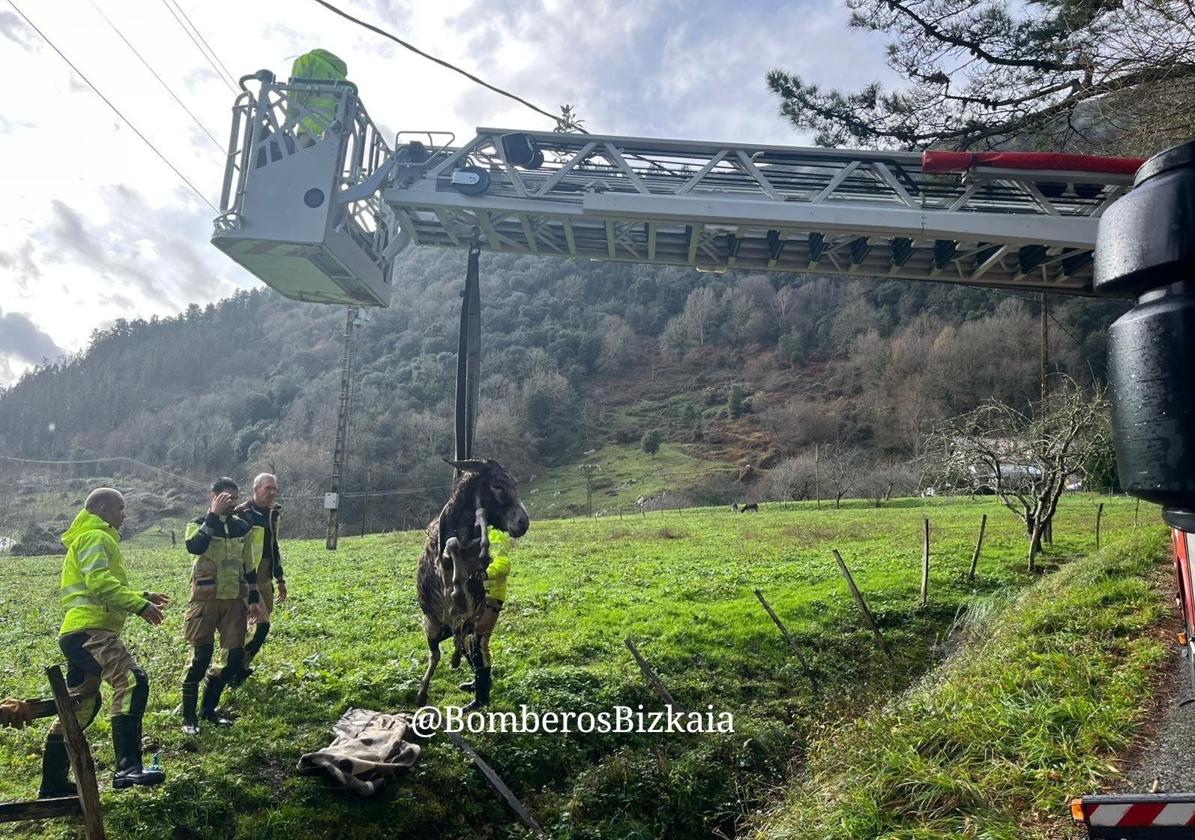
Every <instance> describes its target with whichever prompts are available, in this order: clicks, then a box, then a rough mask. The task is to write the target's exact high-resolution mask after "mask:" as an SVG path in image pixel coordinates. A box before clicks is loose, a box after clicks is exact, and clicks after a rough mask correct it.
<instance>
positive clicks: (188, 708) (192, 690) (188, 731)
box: [183, 683, 199, 735]
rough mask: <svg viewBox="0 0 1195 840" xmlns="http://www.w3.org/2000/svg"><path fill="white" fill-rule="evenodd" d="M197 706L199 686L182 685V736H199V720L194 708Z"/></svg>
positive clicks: (193, 684)
mask: <svg viewBox="0 0 1195 840" xmlns="http://www.w3.org/2000/svg"><path fill="white" fill-rule="evenodd" d="M198 705H199V686H198V685H196V684H195V683H183V734H184V735H198V734H199V718H198V716H197V715H196V714H195V708H196V706H198Z"/></svg>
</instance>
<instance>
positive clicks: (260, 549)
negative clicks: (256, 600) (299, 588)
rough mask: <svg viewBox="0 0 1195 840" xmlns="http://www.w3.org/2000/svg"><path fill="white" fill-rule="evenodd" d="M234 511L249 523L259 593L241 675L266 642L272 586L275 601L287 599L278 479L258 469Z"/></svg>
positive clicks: (246, 674) (272, 606) (246, 671)
mask: <svg viewBox="0 0 1195 840" xmlns="http://www.w3.org/2000/svg"><path fill="white" fill-rule="evenodd" d="M236 512H237V514H238V515H239V516H240V517H241V518H242V519H244V520H245V521H246V522H248V523H249V527H250V528H251V529H252V530H251V531H250V532H249V534H250V540H251V541H252V544H253V557H254V559H255V561H256V562H257V591H258V592H259V593H261V614H260V616H259V617H258V619H257V621H256V622H253V623H251V624H250V627H249V629H250V630H252V633H253V635H252V637H251V638H250V639H249V641H248V642H247V643H246V644H245V667H244V668H243V669H242V670H241V679H242V680H243V679H244V678H246V677H248V676H249V675H250V674H252V673H253V670H252V669H251V668H249V667H248V666H249V664H250V663H252V662H253V658H254V657H255V656H257V654H258V652H259V651H260V650H261V646H262V645H263V644H265V641H266V636H268V635H269V634H270V615H271V614H272V613H273V612H274V603H275V601H274V588H275V587H277V589H278V600H277V603H279V604H284V603H286V580H285V578H283V576H282V575H283V572H282V552H281V551H279V550H278V521H279V518H280V516H281V508H279V506H278V479H277V477H276V476H273V475H271V474H270V473H261V474H260V475H259V476H257V478H255V479H253V499H252V500H251V501H248V502H245V503H244V504H243V505H241V506H240V507H238V508H237V509H236Z"/></svg>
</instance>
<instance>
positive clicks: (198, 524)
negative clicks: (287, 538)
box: [182, 478, 260, 735]
mask: <svg viewBox="0 0 1195 840" xmlns="http://www.w3.org/2000/svg"><path fill="white" fill-rule="evenodd" d="M238 492H239V488H238V487H237V483H236V482H235V481H233V480H232V479H231V478H218V479H216V480H215V481H214V482H213V483H212V487H211V491H210V493H209V499H210V504H209V505H208V510H207V513H206V514H205V515H203V516H199V517H196V518H195V520H194V521H193V522H190V523H188V524H187V532H186V542H187V551H188V552H189V553H190V554H191V555H192V556H193V557H194V558H195V559H194V562H193V563H192V565H191V601H190V603H189V604H188V605H187V612H186V614H185V615H184V616H183V638H185V639H186V640H187V644H189V645H191V657H190V660H189V661H188V662H187V670H186V672H185V673H184V674H183V708H182V712H183V732H184V733H186V734H187V735H197V734H199V717H202V718H203V719H204V720H206V721H208V722H209V723H214V724H216V725H218V726H227V725H228V724H230V723H232V721H231V720H229V719H228V718H227V717H225V716H224V715H222V714H221V713H220V712H219V711H218V709H217V706H218V705H219V703H220V694H221V693H222V692H223V691H224V686H226V685H229V684H236V683H239V682H240V681H241V680H242V675H241V671H242V669H243V668H244V667H245V624H246V621H247V620H248V619H249V618H253V619H254V620H257V619H258V618H259V617H260V613H259V609H260V607H259V605H258V601H259V599H260V596H259V594H258V591H257V563H256V561H255V560H254V558H253V543H252V541H251V540H250V538H249V531H250V526H249V523H248V522H246V521H245V520H244V519H242V518H241V517H239V516H237V515H236V513H235V512H234V511H233V508H234V507H235V506H236V501H237V494H238ZM217 633H219V634H220V647H221V648H222V649H223V650H224V651H225V657H224V662H223V664H222V665H218V666H215V667H212V668H211V669H210V670H209V668H208V666H209V665H211V663H212V657H213V654H214V653H215V641H216V634H217ZM205 672H206V680H204V689H203V703H202V705H200V708H199V714H198V716H197V715H196V704H197V703H198V700H199V683H200V680H201V679H203V678H204V674H205Z"/></svg>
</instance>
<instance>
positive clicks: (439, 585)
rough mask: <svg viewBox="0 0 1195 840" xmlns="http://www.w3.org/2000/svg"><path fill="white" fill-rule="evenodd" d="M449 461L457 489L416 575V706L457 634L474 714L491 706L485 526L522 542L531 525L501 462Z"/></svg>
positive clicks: (431, 529) (455, 658) (434, 525)
mask: <svg viewBox="0 0 1195 840" xmlns="http://www.w3.org/2000/svg"><path fill="white" fill-rule="evenodd" d="M446 460H447V459H446ZM448 463H449V464H451V465H452V466H454V467H456V468H457V469H458V470H460V471H461V475H460V477H459V478H457V480H456V481H455V482H454V483H453V485H452V492H451V493H450V494H449V496H448V503H447V504H445V505H444V509H443V510H441V511H440V515H439V516H438V517H437V518H435V519H433V520H432V521H431V523H430V524H429V525H428V526H427V540H426V542H425V543H424V545H423V554H422V556H421V557H420V558H419V567H418V570H417V572H416V587H417V589H418V591H419V607H420V609H422V610H423V632H424V633H425V634H426V635H427V647H428V650H429V651H430V657H429V659H428V663H427V670H426V671H424V673H423V680H422V681H421V682H420V684H419V695H418V697H417V699H416V705H417V706H420V707H422V706H424V705H426V703H427V689H428V686H429V685H430V684H431V680H432V675H433V674H434V673H435V672H436V665H438V664H439V662H440V642H442V641H444V640H445V639H447V638H449V637H452V639H453V641H454V650H453V654H452V667H453V668H456V667H458V666H459V665H460V660H461V655H462V654H464V655H466V656H467V657H468V659H469V664H470V665H472V666H473V672H474V680H473V701H472V702H471V703H470V704H469V706H468V708H470V709H475V708H480V707H481V706H484V705H485V704H486V703H488V702H489V699H490V685H491V679H490V663H489V661H488V659H489V657H488V655H487V651H486V648H488V644H485V645H483V644H482V641H483V640H481V639H478V638H477V634H476V633H475V632H474V624H475V623H476V621H477V619H478V617H479V616H480V613H481V610H482V608H483V607H484V605H485V586H484V584H483V583H482V581H483V580H484V579H485V574H484V573H485V569H486V566H488V565H489V563H490V554H489V551H490V541H489V536H488V534H487V527H488V526H490V525H492V526H493V527H495V528H497V529H498V530H500V531H505V532H506V533H508V534H510V535H511V536H512V537H521V536H523V534H525V533H527V529H528V528H529V527H530V525H531V522H530V520H529V519H528V517H527V509H526V508H524V507H523V504H522V502H520V501H519V495H518V483H517V482H516V481H515V479H514V477H513V476H511V474H510V473H508V472H507V471H506V469H505V468H504V467H503V466H502V465H501V464H499V463H498V462H497V461H492V460H489V459H484V460H481V459H477V460H469V461H448ZM485 641H487V642H488V639H487V640H485Z"/></svg>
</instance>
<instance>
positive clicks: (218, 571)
mask: <svg viewBox="0 0 1195 840" xmlns="http://www.w3.org/2000/svg"><path fill="white" fill-rule="evenodd" d="M251 530H252V528H251V526H250V525H249V523H248V522H246V521H245V520H244V519H242V518H241V517H239V516H237V515H235V514H232V515H228V516H217V515H216V514H214V513H211V512H210V511H209V512H208V513H207V514H205V515H204V516H200V517H198V518H196V519H195V520H194V521H192V522H188V523H187V531H186V545H187V551H188V552H189V553H190V554H192V555H194V557H195V560H194V562H193V563H192V565H191V600H192V601H211V600H227V599H229V598H245V597H248V599H249V603H250V604H255V603H257V601H258V600H259V598H260V595H259V594H258V591H257V560H256V558H255V557H254V556H253V540H252V537H251V536H250V533H249V532H250V531H251Z"/></svg>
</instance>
